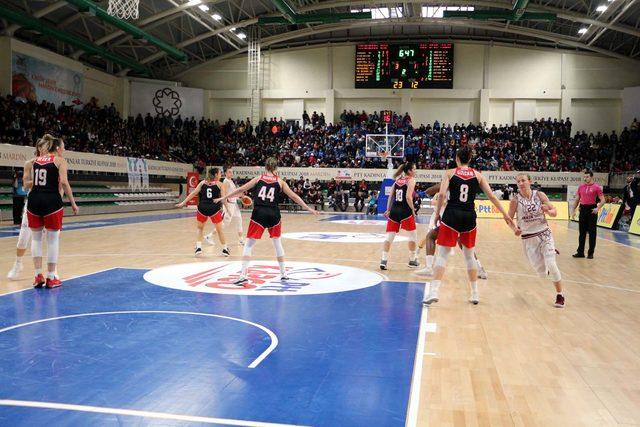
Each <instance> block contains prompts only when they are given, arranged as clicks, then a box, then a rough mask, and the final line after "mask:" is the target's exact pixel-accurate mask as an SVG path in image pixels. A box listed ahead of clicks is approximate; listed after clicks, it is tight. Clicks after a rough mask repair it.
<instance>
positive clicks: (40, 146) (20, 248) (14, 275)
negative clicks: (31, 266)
mask: <svg viewBox="0 0 640 427" xmlns="http://www.w3.org/2000/svg"><path fill="white" fill-rule="evenodd" d="M52 138H53V137H52V136H51V135H49V134H45V135H44V136H43V137H42V138H40V139H39V140H38V142H37V143H36V151H35V153H34V155H35V156H36V157H38V156H41V155H44V154H46V152H45V151H44V150H46V149H48V144H49V142H50V140H51V139H52ZM45 146H47V148H45ZM41 150H43V151H41ZM24 167H25V168H30V167H31V163H30V160H27V161H26V162H25V166H24ZM22 184H23V185H22V187H23V188H24V189H25V190H27V189H29V188H31V186H32V184H33V179H32V177H31V176H24V175H23V181H22ZM27 200H28V195H27ZM30 241H31V229H30V228H29V220H28V219H27V204H26V203H25V205H24V209H23V211H22V221H21V223H20V233H19V234H18V244H17V245H16V260H15V262H14V263H13V267H12V268H11V270H10V271H9V273H8V274H7V279H9V280H18V277H19V276H20V272H22V270H23V269H24V266H23V265H22V257H23V256H24V254H25V253H26V252H27V246H28V245H29V242H30Z"/></svg>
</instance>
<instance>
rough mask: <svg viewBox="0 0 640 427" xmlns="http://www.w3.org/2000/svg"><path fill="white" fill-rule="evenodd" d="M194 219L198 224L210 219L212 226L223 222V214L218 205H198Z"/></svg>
mask: <svg viewBox="0 0 640 427" xmlns="http://www.w3.org/2000/svg"><path fill="white" fill-rule="evenodd" d="M196 219H197V220H198V222H207V220H208V219H210V220H211V222H213V223H214V224H220V223H221V222H222V221H223V220H224V212H223V210H222V209H221V208H220V206H219V205H198V211H197V213H196Z"/></svg>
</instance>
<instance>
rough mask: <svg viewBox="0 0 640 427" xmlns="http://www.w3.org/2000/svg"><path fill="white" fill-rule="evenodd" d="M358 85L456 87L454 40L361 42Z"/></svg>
mask: <svg viewBox="0 0 640 427" xmlns="http://www.w3.org/2000/svg"><path fill="white" fill-rule="evenodd" d="M356 89H453V44H451V43H410V44H388V43H367V44H359V45H357V46H356Z"/></svg>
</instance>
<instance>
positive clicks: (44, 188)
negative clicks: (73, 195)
mask: <svg viewBox="0 0 640 427" xmlns="http://www.w3.org/2000/svg"><path fill="white" fill-rule="evenodd" d="M54 159H55V156H40V157H37V158H36V159H35V161H34V162H33V187H32V189H31V192H32V193H58V191H59V190H58V188H59V184H60V171H59V170H58V166H57V165H56V164H55V162H54Z"/></svg>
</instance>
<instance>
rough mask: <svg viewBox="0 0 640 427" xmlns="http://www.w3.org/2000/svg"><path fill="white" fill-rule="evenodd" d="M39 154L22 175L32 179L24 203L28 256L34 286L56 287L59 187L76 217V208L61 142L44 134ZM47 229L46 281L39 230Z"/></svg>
mask: <svg viewBox="0 0 640 427" xmlns="http://www.w3.org/2000/svg"><path fill="white" fill-rule="evenodd" d="M38 146H39V147H40V148H39V150H38V151H39V153H46V154H45V155H40V156H38V157H36V158H34V159H32V160H30V161H29V162H27V163H26V164H25V167H24V176H26V177H31V179H30V180H29V181H28V183H27V187H31V192H30V193H29V199H28V201H27V220H28V222H29V228H30V229H31V236H32V237H31V255H32V257H33V266H34V268H35V274H36V278H35V280H34V282H33V286H34V287H36V288H41V287H42V286H43V285H46V287H47V288H57V287H58V286H61V285H62V282H61V281H60V279H59V278H58V277H56V266H57V263H58V252H59V247H60V230H61V229H62V217H63V206H64V205H63V203H62V196H61V195H60V192H59V187H62V189H63V190H64V193H65V194H66V195H67V198H68V199H69V202H70V203H71V209H72V210H73V214H74V215H77V214H78V205H76V201H75V199H74V197H73V192H72V191H71V186H70V185H69V180H68V178H67V161H66V160H65V159H64V158H63V157H62V153H63V152H64V141H62V139H60V138H54V137H52V136H50V135H45V137H43V138H42V139H41V140H40V141H39V142H38ZM43 228H46V229H47V278H46V280H45V277H44V275H43V274H42V230H43Z"/></svg>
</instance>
